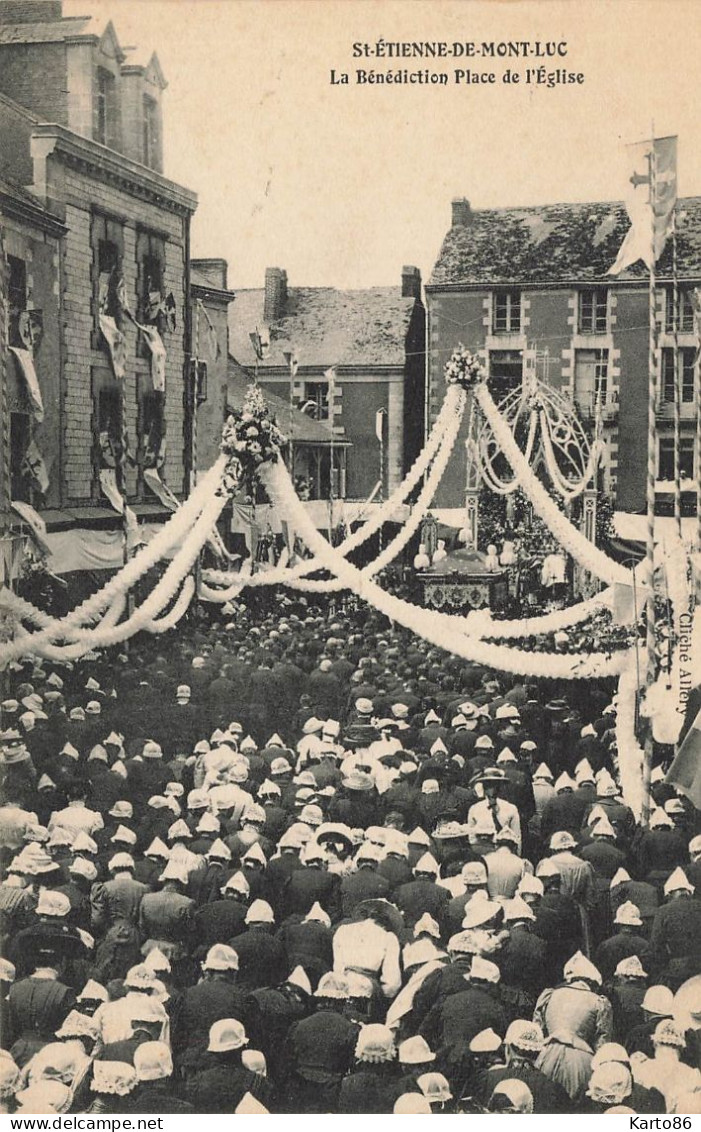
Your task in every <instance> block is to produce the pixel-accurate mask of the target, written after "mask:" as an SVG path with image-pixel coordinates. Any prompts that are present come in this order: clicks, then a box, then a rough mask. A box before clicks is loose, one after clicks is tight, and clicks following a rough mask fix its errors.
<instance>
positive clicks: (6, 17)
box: [0, 0, 63, 24]
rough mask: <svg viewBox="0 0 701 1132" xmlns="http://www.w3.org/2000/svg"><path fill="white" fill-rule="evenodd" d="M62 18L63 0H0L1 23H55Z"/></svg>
mask: <svg viewBox="0 0 701 1132" xmlns="http://www.w3.org/2000/svg"><path fill="white" fill-rule="evenodd" d="M62 18H63V7H62V0H0V24H38V23H53V21H54V20H60V19H62Z"/></svg>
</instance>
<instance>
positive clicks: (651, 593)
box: [622, 127, 658, 827]
mask: <svg viewBox="0 0 701 1132" xmlns="http://www.w3.org/2000/svg"><path fill="white" fill-rule="evenodd" d="M648 167H649V193H650V225H651V230H650V239H651V242H652V247H651V254H650V274H649V289H648V306H649V321H650V325H649V340H648V369H649V373H648V414H647V423H648V429H647V485H646V486H647V539H646V547H645V550H646V553H645V562H646V568H647V569H646V572H647V586H648V589H647V601H646V649H647V672H646V679H645V687H646V689H649V688H650V687H651V686H652V684H653V683H654V681H655V676H656V664H655V588H654V570H655V480H656V475H657V393H658V389H657V303H656V299H657V296H656V291H655V283H656V278H655V251H656V249H655V201H656V183H655V181H656V168H655V131H654V127H653V130H652V141H651V149H650V153H649V155H648ZM622 753H623V752H622ZM652 754H653V738H652V726H651V723H649V724H648V727H647V731H646V734H645V749H644V758H643V783H642V786H643V790H642V794H643V811H642V824H643V827H647V824H648V821H649V818H650V775H651V772H652Z"/></svg>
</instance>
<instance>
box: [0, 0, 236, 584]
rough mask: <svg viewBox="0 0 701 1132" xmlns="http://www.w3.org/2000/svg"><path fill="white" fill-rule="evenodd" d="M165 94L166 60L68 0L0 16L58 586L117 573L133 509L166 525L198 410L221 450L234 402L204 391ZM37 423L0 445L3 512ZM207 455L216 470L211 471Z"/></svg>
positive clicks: (7, 249) (43, 507) (5, 127)
mask: <svg viewBox="0 0 701 1132" xmlns="http://www.w3.org/2000/svg"><path fill="white" fill-rule="evenodd" d="M165 86H166V84H165V80H164V78H163V75H162V72H161V69H160V65H159V62H158V59H157V57H156V56H155V55H150V56H142V55H140V53H139V52H137V51H136V50H133V49H129V50H128V51H127V50H124V49H122V47H121V46H120V43H119V40H118V38H117V34H116V32H115V29H114V27H113V26H112V24H111V23H108V24H107V25H106V26H103V27H100V26H99V25H96V24H95V22H94V21H93V20H90V19H87V18H81V19H74V18H64V17H63V16H62V14H61V5H60V3H58V2H57V0H33V3H31V4H28V3H21V2H19V0H4V2H3V3H2V5H0V152H1V153H2V158H1V159H0V178H3V179H4V181H5V184H6V188H7V193H6V195H5V197H3V198H2V202H3V251H4V257H3V259H4V269H5V270H4V278H5V283H6V288H5V290H6V291H7V289H8V288H9V287H10V286H11V280H10V272H11V271H13V272H14V273H15V275H17V273H18V272H19V275H22V273H23V276H24V277H26V280H27V297H26V302H27V304H28V306H34V307H36V308H37V309H41V310H42V318H43V327H42V337H41V341H40V342H39V344H38V345H37V346H36V358H35V361H36V367H35V368H36V373H37V379H38V382H39V386H40V390H41V394H42V396H43V397H44V400H45V402H46V409H47V411H46V413H45V418H44V422H43V424H42V426H41V429H39V428H37V430H36V433H35V434H34V438H35V439H36V441H37V444H39V445H40V446H43V451H42V455H43V457H44V462H45V464H46V467H47V471H48V475H49V484H48V487H47V490H45V491H40V490H39V489H38V487H37V486H36V484H35V485H34V486H32V487H31V488H30V489H29V497H30V500H31V502H32V505H33V506H34V507H35V509H36V510H37V511H38V512H39V514H40V515H41V516H42V518H43V519H44V521H45V522H46V524H47V529H48V536H49V541H50V542H51V544H52V546H53V547H54V548H55V553H54V554H53V555H52V556H51V560H50V565H51V566H52V567H53V568H54V569H55V570H57V572H64V571H65V570H66V569H87V568H89V567H90V566H104V567H107V566H116V565H118V564H119V558H120V555H121V554H122V550H121V547H122V543H123V539H122V533H121V527H122V525H123V520H122V517H121V515H120V514H118V513H117V508H118V507H119V505H120V498H119V497H121V500H122V501H123V500H124V499H126V502H127V504H128V506H129V508H130V510H131V512H132V514H133V515H134V516H135V517H136V520H137V521H138V522H139V523H140V524H142V525H143V524H147V525H149V524H153V523H156V522H160V521H162V520H163V519H164V518H165V517H166V516H167V515H168V514H169V511H168V509H167V507H164V504H163V502H162V500H161V499H160V498H159V493H158V492H154V489H153V478H152V477H153V473H154V472H155V473H156V474H157V476H158V479H159V480H160V481H162V482H163V483H165V484H166V485H167V487H168V489H169V491H170V492H172V493H173V494H174V495H175V496H177V497H180V498H181V497H182V496H183V495H185V494H187V491H188V490H189V487H190V483H191V481H192V478H193V474H194V461H195V459H196V458H198V452H197V450H196V448H195V446H194V444H193V440H194V437H195V434H196V429H194V428H193V415H194V413H195V411H196V406H198V408H197V412H198V415H200V416H202V417H203V418H204V419H205V421H206V419H207V416H208V414H210V413H211V414H213V421H214V419H215V418H216V436H217V437H218V436H219V433H220V429H221V420H222V417H223V405H224V403H225V402H224V400H223V399H222V398H223V397H224V393H223V392H222V393H221V397H220V400H221V402H222V403H221V405H220V404H217V405H216V406H211V407H209V408H208V407H207V406H206V405H205V404H204V402H202V404H199V402H198V398H197V394H196V391H195V389H194V385H193V382H194V380H195V375H194V374H193V366H192V327H193V318H192V311H191V304H190V299H191V293H190V221H191V217H192V214H193V212H194V210H195V208H196V206H197V198H196V196H195V194H194V193H192V192H190V191H189V190H187V189H185V188H183V187H182V186H179V185H177V184H175V183H174V182H172V181H170V180H169V179H168V178H166V177H165V176H164V175H163V172H162V168H163V126H162V111H161V98H162V94H163V91H164V89H165ZM10 197H12V198H13V199H14V204H11V202H10ZM18 201H20V202H21V201H24V205H23V207H24V209H25V212H27V213H28V214H29V213H31V216H29V217H28V218H27V217H25V220H24V224H25V228H26V225H27V223H28V222H29V220H31V221H32V222H33V223H34V225H35V234H34V236H33V237H32V238H31V239H30V237H29V236H28V235H27V234H26V232H25V234H24V236H23V234H22V231H21V230H20V228H21V225H20V226H19V228H18V225H19V221H18V219H17V218H16V216H15V218H14V219H13V218H12V216H11V215H10V214H11V211H12V208H14V212H15V214H16V213H17V211H18V208H19V207H20V205H19V204H18ZM8 210H9V212H8ZM23 239H24V240H25V242H24V244H23V243H22V240H23ZM27 241H28V242H27ZM23 249H24V250H23ZM23 257H24V258H23ZM16 260H22V261H23V266H22V267H21V269H20V268H18V266H17V264H16V263H15V261H16ZM49 276H50V278H49ZM18 277H19V276H18ZM216 289H217V288H216V287H215V288H213V290H216ZM220 290H221V288H220ZM223 291H226V286H225V285H224V288H223ZM45 292H46V293H45ZM5 297H6V298H7V297H8V296H7V295H6V296H5ZM10 305H11V304H8V307H7V309H8V311H9V306H10ZM15 305H16V304H15ZM224 309H225V308H224ZM220 322H221V324H222V325H221V327H220V333H222V332H223V334H224V340H223V341H222V345H221V354H222V357H223V361H219V362H218V363H217V361H214V362H213V363H212V364H213V365H214V366H215V367H216V365H217V364H219V365H220V366H221V367H223V370H222V375H221V378H220V382H219V386H220V391H223V389H224V387H225V384H226V379H225V370H226V363H225V359H226V352H227V347H226V340H225V332H226V320H225V318H224V319H221V318H220ZM9 330H10V328H9V320H8V327H7V332H9ZM15 371H17V372H15ZM122 374H123V376H122ZM5 376H6V379H7V386H8V389H11V388H13V387H14V386H16V385H17V382H18V380H19V376H21V375H19V365H18V363H17V364H16V363H15V362H14V361H12V360H11V359H10V360H8V361H7V363H6V366H5ZM13 383H14V386H13ZM216 384H217V383H216V381H214V383H213V385H212V388H214V387H216ZM25 415H26V414H25ZM25 424H26V423H25V422H24V421H23V420H22V419H21V416H20V414H19V412H15V414H14V416H8V415H7V413H6V412H5V413H4V416H3V421H2V428H3V432H4V433H12V436H10V437H9V439H10V444H9V448H8V450H7V454H6V458H5V465H4V468H3V480H2V484H3V486H2V491H3V499H2V505H3V511H5V512H6V511H7V507H8V504H9V501H10V498H11V497H12V495H13V493H14V494H15V495H16V493H17V491H19V490H21V486H20V482H19V467H20V465H21V464H22V462H23V461H24V459H25V456H26V452H25V451H23V448H24V447H26V442H27V436H28V433H27V429H26V427H25ZM205 447H206V446H205ZM209 448H211V445H209ZM209 448H207V450H206V451H205V450H204V448H203V450H202V456H203V458H206V459H207V460H208V461H209V462H211V452H210V451H209ZM112 483H113V484H114V485H115V486H116V494H115V491H114V490H112V489H111V486H110V485H111V484H112ZM115 501H116V505H115ZM54 534H55V535H56V538H53V537H52V536H53V535H54ZM144 534H148V532H147V531H144ZM59 535H61V538H59V537H58V536H59ZM68 536H71V537H70V538H69V537H68ZM68 552H70V553H68ZM66 554H68V557H67V558H65V555H66ZM62 555H64V560H62V558H61V556H62Z"/></svg>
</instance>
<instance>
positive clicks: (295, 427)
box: [226, 358, 348, 446]
mask: <svg viewBox="0 0 701 1132" xmlns="http://www.w3.org/2000/svg"><path fill="white" fill-rule="evenodd" d="M249 382H250V377H249V375H248V374H246V373H245V372H244V371H243V370H242V368H241V366H240V365H238V363H237V362H236V360H235V359H234V358H229V370H228V383H227V395H226V401H227V405H228V408H229V409H242V408H243V401H244V397H245V395H246V388H247V386H248V384H249ZM264 396H265V401H266V404H267V406H268V408H269V409H270V412H271V413H272V415H273V416H274V417H275V419H276V421H277V424H278V427H279V428H280V429H282V431H283V432H284V434H285V436H289V435H290V405H289V402H288V401H286V400H285V399H284V398H283V397H278V396H277V395H276V394H275V393H269V392H268V390H267V389H266V390H265V392H264ZM291 432H292V440H293V441H294V442H295V444H330V443H331V429H330V428H329V426H328V425H326V424H324V423H323V421H315V420H313V419H312V418H311V417H308V416H307V414H306V413H303V412H301V410H300V409H297V408H294V407H293V409H292V429H291ZM333 440H334V444H336V445H338V446H340V445H346V446H347V445H348V442H347V441H346V440H344V439H343V438H342V437H336V436H334V438H333Z"/></svg>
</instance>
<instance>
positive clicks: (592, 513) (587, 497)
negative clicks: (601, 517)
mask: <svg viewBox="0 0 701 1132" xmlns="http://www.w3.org/2000/svg"><path fill="white" fill-rule="evenodd" d="M596 494H597V493H596V488H593V487H588V488H586V489H585V490H584V491H583V492H582V520H581V531H582V534H583V535H584V536H585V537H586V538H588V539H589V541H590V542H594V543H595V542H596Z"/></svg>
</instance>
